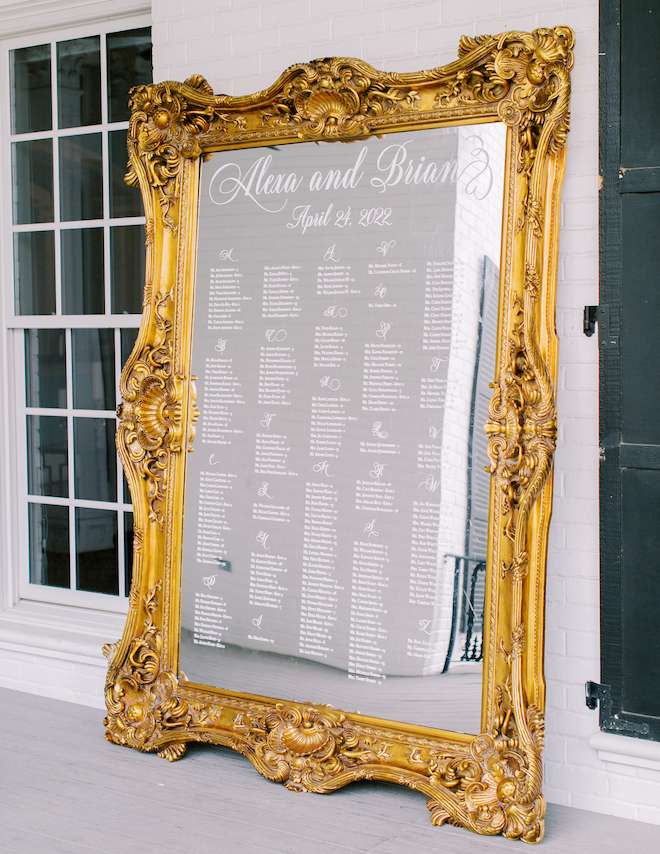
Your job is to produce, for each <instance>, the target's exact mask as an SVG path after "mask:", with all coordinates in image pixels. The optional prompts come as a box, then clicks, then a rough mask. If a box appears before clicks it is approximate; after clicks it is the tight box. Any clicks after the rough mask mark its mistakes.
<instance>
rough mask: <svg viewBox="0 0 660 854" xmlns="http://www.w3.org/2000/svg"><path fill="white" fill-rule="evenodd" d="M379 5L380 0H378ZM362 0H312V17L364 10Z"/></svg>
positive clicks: (326, 16)
mask: <svg viewBox="0 0 660 854" xmlns="http://www.w3.org/2000/svg"><path fill="white" fill-rule="evenodd" d="M377 2H378V5H381V4H380V0H377ZM362 8H363V7H362V5H361V3H360V0H332V3H329V2H328V0H312V5H311V17H312V18H328V17H333V16H334V15H343V14H346V13H347V12H359V11H361V10H362Z"/></svg>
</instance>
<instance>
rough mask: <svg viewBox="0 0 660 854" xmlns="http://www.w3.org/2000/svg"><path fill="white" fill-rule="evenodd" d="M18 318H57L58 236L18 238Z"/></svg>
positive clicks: (36, 234) (41, 233) (32, 234)
mask: <svg viewBox="0 0 660 854" xmlns="http://www.w3.org/2000/svg"><path fill="white" fill-rule="evenodd" d="M14 282H15V298H16V314H55V234H54V233H53V232H52V231H34V232H23V233H21V234H15V235H14Z"/></svg>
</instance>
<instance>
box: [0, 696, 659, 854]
mask: <svg viewBox="0 0 660 854" xmlns="http://www.w3.org/2000/svg"><path fill="white" fill-rule="evenodd" d="M0 718H1V721H2V724H1V726H2V742H1V746H0V768H1V769H2V770H1V773H0V851H2V852H7V854H17V853H18V852H20V854H88V852H103V854H105V852H107V854H118V852H131V854H132V852H139V854H156V852H158V854H169V852H173V854H174V852H176V854H206V852H218V854H220V852H221V853H222V854H234V852H236V854H275V852H277V854H349V852H377V854H409V852H414V854H431V852H433V854H435V852H442V854H490V852H499V851H502V852H503V851H521V852H522V851H529V850H532V849H529V848H527V847H524V848H523V847H521V846H522V844H521V843H519V842H513V841H509V840H507V839H502V838H499V837H498V838H484V837H479V836H476V835H474V834H472V833H469V832H468V831H465V830H462V829H458V828H453V827H442V828H438V827H433V826H432V825H431V823H430V821H429V813H428V811H427V809H426V799H425V797H424V796H423V795H421V794H420V793H418V792H413V791H410V790H408V789H404V788H401V787H399V786H394V785H390V784H386V783H357V784H354V785H353V786H348V787H346V788H345V789H341V790H340V791H338V792H335V793H333V794H332V795H323V796H322V795H312V794H307V793H304V794H299V793H296V792H290V791H288V790H287V789H285V788H284V787H283V786H280V785H276V784H274V783H270V782H269V781H268V780H265V779H264V778H262V777H260V776H259V775H258V774H257V772H256V771H255V770H254V769H253V767H252V765H251V763H250V762H249V761H248V760H247V759H245V758H243V757H242V756H240V755H238V754H236V753H234V752H232V751H231V750H228V749H222V748H214V747H210V746H196V745H195V746H192V747H191V748H189V750H188V753H187V754H186V756H185V757H184V758H183V759H181V760H180V761H178V762H174V763H169V762H166V761H164V760H162V759H159V758H158V757H157V756H155V755H153V754H141V753H138V752H137V751H135V750H127V749H125V748H121V747H116V746H114V745H111V744H109V743H108V742H106V741H105V739H104V737H103V724H102V720H103V713H102V712H100V711H98V710H97V709H90V708H87V707H84V706H76V705H73V704H69V703H62V702H60V701H58V700H49V699H45V698H43V697H37V696H34V695H32V694H23V693H19V692H17V691H9V690H6V689H0ZM536 850H538V851H540V852H545V854H559V852H561V854H615V852H616V854H620V852H622V851H630V852H634V854H647V852H648V854H656V852H658V851H660V827H656V826H653V825H648V824H641V823H638V822H633V821H627V820H625V819H618V818H612V817H610V816H603V815H597V814H595V813H590V812H584V811H582V810H575V809H569V808H567V807H558V806H553V805H550V806H549V807H548V816H547V823H546V837H545V840H544V841H543V842H542V843H541V848H539V849H536Z"/></svg>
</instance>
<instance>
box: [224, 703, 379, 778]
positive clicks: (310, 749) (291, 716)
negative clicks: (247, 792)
mask: <svg viewBox="0 0 660 854" xmlns="http://www.w3.org/2000/svg"><path fill="white" fill-rule="evenodd" d="M345 721H346V716H345V715H344V714H343V713H341V712H336V711H333V710H329V709H324V708H314V707H310V706H303V707H301V706H292V705H291V706H289V705H285V704H283V703H277V704H276V705H275V706H274V708H273V711H272V712H270V713H268V714H265V715H254V714H248V715H246V714H244V713H242V712H241V713H239V714H237V715H236V717H235V718H234V723H233V729H234V731H235V732H236V733H238V734H240V735H241V736H242V740H243V746H242V747H241V748H240V749H241V750H242V751H243V752H245V753H250V754H251V756H252V760H253V762H254V764H255V765H256V767H257V768H258V770H259V771H260V772H261V773H262V774H263V775H264V776H265V777H268V778H269V779H270V780H275V781H277V782H280V783H284V785H285V786H286V787H287V788H289V789H296V790H300V791H309V792H322V791H329V790H331V789H334V788H337V785H338V783H337V780H336V778H337V776H338V775H339V774H341V773H342V772H343V771H347V770H349V769H355V768H356V767H357V766H359V765H361V764H364V763H367V762H368V763H372V762H376V763H377V762H379V761H380V758H379V756H378V755H377V753H376V752H375V750H374V749H373V745H372V744H371V742H369V743H368V744H367V742H366V741H365V740H364V739H360V738H359V737H358V736H357V735H356V734H355V733H354V732H353V731H352V730H351V729H349V728H348V727H346V726H345Z"/></svg>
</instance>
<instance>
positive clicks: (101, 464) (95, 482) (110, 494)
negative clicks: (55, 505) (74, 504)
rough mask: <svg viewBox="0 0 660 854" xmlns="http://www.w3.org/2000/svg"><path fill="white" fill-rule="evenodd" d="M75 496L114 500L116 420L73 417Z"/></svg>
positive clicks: (115, 492)
mask: <svg viewBox="0 0 660 854" xmlns="http://www.w3.org/2000/svg"><path fill="white" fill-rule="evenodd" d="M73 448H74V455H75V467H76V468H75V475H76V498H86V499H88V500H90V501H116V500H117V452H116V451H115V420H114V418H113V419H110V418H74V419H73Z"/></svg>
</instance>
